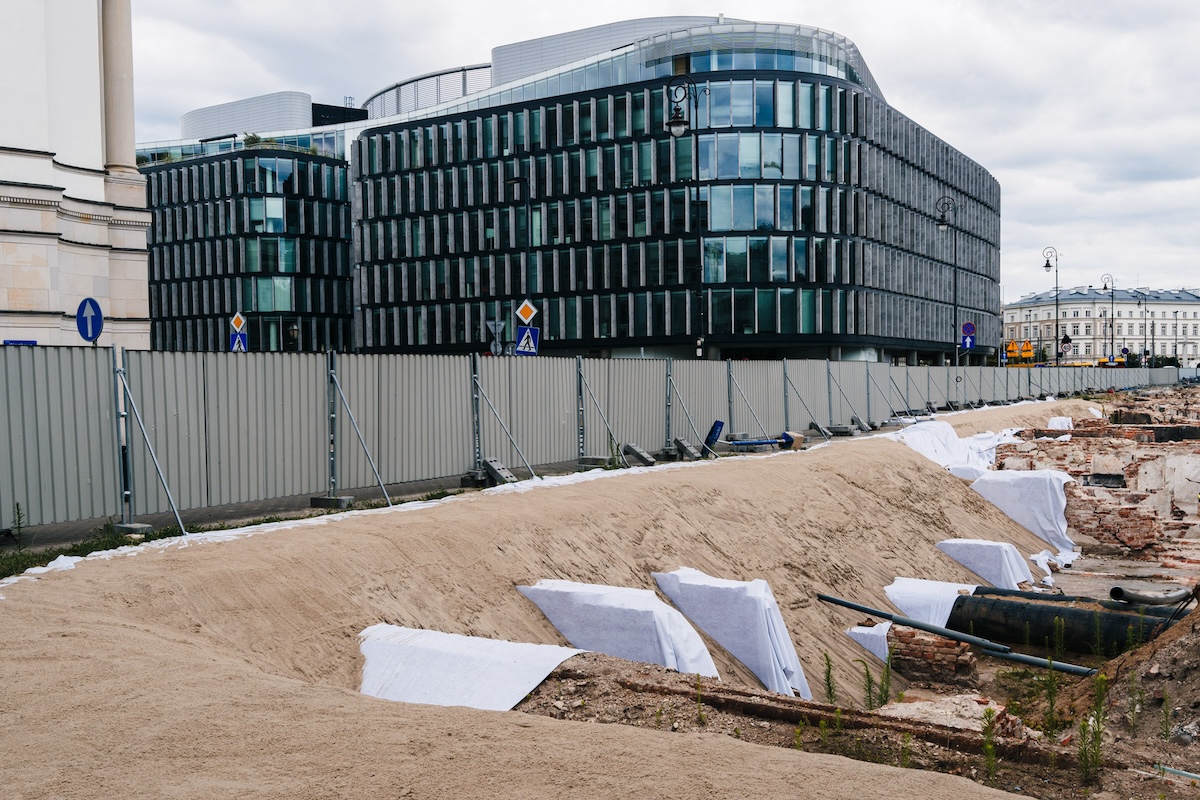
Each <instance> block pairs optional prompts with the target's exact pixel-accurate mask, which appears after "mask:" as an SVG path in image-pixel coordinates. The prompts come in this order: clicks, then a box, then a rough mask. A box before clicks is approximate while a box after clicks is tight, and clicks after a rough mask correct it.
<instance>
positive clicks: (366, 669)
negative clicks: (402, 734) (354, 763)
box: [358, 624, 582, 711]
mask: <svg viewBox="0 0 1200 800" xmlns="http://www.w3.org/2000/svg"><path fill="white" fill-rule="evenodd" d="M358 636H359V649H360V650H361V651H362V654H363V659H364V663H363V677H362V688H361V689H360V691H361V692H362V693H363V694H367V695H370V696H371V697H380V698H382V699H384V700H398V701H400V702H404V703H426V704H429V705H436V706H467V707H469V708H480V709H483V710H485V711H509V710H510V709H512V708H513V706H515V705H516V704H517V703H519V702H521V700H522V699H523V698H524V697H525V695H527V694H529V693H530V692H531V691H533V690H534V689H535V688H536V687H537V685H538V684H540V683H541V682H542V681H543V680H545V679H546V676H547V675H549V674H550V673H551V672H553V671H554V669H555V668H556V667H557V666H558V665H559V664H561V663H562V662H564V661H566V660H567V659H568V658H570V657H571V656H573V655H576V654H577V653H580V652H582V651H581V650H572V649H571V648H569V647H559V646H557V645H549V644H521V643H517V642H505V641H501V640H499V639H481V638H478V637H475V636H459V635H458V634H454V633H442V632H441V631H424V630H417V629H415V628H402V627H400V626H397V625H384V624H380V625H372V626H371V627H369V628H367V629H366V630H365V631H363V632H362V633H360V634H359V635H358Z"/></svg>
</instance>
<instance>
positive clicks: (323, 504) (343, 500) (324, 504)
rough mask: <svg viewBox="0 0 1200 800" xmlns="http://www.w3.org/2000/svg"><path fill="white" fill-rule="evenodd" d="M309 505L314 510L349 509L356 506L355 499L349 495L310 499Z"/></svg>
mask: <svg viewBox="0 0 1200 800" xmlns="http://www.w3.org/2000/svg"><path fill="white" fill-rule="evenodd" d="M308 504H309V506H310V507H312V508H349V507H350V506H352V505H354V498H353V497H351V496H349V495H344V496H341V497H325V496H324V495H322V496H321V497H310V498H308Z"/></svg>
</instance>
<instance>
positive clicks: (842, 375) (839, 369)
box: [828, 361, 867, 425]
mask: <svg viewBox="0 0 1200 800" xmlns="http://www.w3.org/2000/svg"><path fill="white" fill-rule="evenodd" d="M828 363H829V374H830V377H831V379H832V380H833V424H834V425H853V424H854V417H858V418H859V419H861V420H862V421H863V422H866V420H867V416H866V415H867V371H866V368H865V367H864V366H863V362H861V361H831V362H828Z"/></svg>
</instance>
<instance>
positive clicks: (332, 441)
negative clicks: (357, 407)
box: [325, 350, 337, 497]
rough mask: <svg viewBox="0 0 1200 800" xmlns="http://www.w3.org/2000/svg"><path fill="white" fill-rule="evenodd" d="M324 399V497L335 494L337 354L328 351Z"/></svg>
mask: <svg viewBox="0 0 1200 800" xmlns="http://www.w3.org/2000/svg"><path fill="white" fill-rule="evenodd" d="M325 366H326V369H325V399H326V402H327V404H328V409H327V413H328V415H329V487H328V491H327V492H326V495H325V496H326V497H333V496H334V494H335V493H336V492H337V390H336V389H334V388H333V374H334V371H335V370H336V369H337V353H336V352H334V351H333V350H330V351H329V352H327V353H326V354H325Z"/></svg>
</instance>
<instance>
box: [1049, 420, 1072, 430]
mask: <svg viewBox="0 0 1200 800" xmlns="http://www.w3.org/2000/svg"><path fill="white" fill-rule="evenodd" d="M1046 430H1048V431H1073V430H1075V421H1074V420H1073V419H1071V418H1070V417H1051V418H1050V422H1049V423H1047V424H1046Z"/></svg>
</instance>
